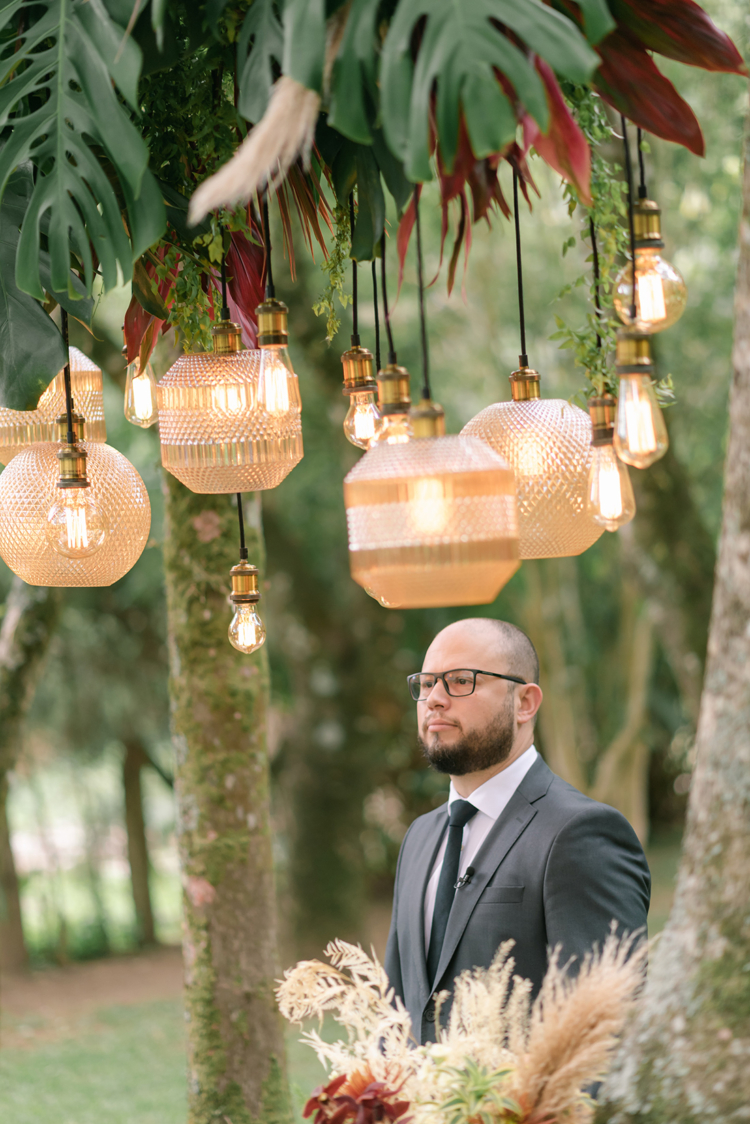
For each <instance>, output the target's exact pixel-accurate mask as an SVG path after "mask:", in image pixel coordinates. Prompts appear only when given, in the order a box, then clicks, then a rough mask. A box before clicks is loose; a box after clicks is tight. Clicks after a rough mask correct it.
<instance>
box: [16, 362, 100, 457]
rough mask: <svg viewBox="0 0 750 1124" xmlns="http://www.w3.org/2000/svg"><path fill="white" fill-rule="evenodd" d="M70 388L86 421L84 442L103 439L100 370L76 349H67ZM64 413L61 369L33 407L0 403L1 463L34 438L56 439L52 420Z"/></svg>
mask: <svg viewBox="0 0 750 1124" xmlns="http://www.w3.org/2000/svg"><path fill="white" fill-rule="evenodd" d="M70 388H71V392H72V395H73V401H74V402H75V408H76V412H77V413H79V414H81V416H82V417H83V418H85V420H86V425H85V428H84V433H85V437H86V440H87V441H106V440H107V426H106V423H105V421H104V392H103V385H102V372H101V369H100V368H99V367H97V366H96V364H95V363H93V362H92V361H91V359H89V357H88V356H87V355H84V354H83V352H82V351H79V350H78V348H77V347H71V348H70ZM64 413H65V382H64V378H63V373H62V371H60V372H59V374H57V375H56V376H55V378H54V379H53V380H52V382H51V383H50V384H49V386H48V387H47V389H46V390H45V392H44V394H43V395H42V397H41V398H40V399H39V404H38V405H37V408H36V410H23V411H22V410H8V409H5V408H4V407H2V406H0V464H8V463H9V461H10V460H11V459H12V458H13V457H14V456H15V455H16V453H20V451H21V449H26V448H28V446H29V445H33V444H34V443H35V442H37V441H55V440H56V439H57V426H56V425H55V419H56V418H57V417H58V416H59V415H60V414H64Z"/></svg>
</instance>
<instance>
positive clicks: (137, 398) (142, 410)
mask: <svg viewBox="0 0 750 1124" xmlns="http://www.w3.org/2000/svg"><path fill="white" fill-rule="evenodd" d="M132 385H133V413H134V414H135V416H136V417H137V418H140V419H141V421H144V420H145V419H146V418H150V417H151V415H152V414H153V412H154V396H153V388H152V386H151V379H150V378H149V377H148V375H144V374H140V375H136V376H135V378H134V379H133V384H132Z"/></svg>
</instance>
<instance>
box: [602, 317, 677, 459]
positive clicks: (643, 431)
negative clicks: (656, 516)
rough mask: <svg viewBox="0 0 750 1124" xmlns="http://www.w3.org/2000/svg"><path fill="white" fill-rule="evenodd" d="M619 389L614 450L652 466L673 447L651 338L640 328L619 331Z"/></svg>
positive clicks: (618, 453)
mask: <svg viewBox="0 0 750 1124" xmlns="http://www.w3.org/2000/svg"><path fill="white" fill-rule="evenodd" d="M615 370H616V373H617V376H618V385H619V392H618V398H617V415H616V418H615V430H614V449H615V452H616V453H617V455H618V457H619V458H620V460H622V461H625V464H631V465H633V467H634V468H648V467H649V465H651V464H653V463H654V461H658V460H659V458H660V457H663V456H664V454H665V453H666V451H667V449H668V447H669V438H668V436H667V427H666V425H665V424H664V415H663V414H662V412H661V408H660V406H659V403H658V402H657V401H656V393H655V391H654V381H653V373H654V368H653V362H652V360H651V348H650V344H649V337H648V335H647V334H646V333H645V332H639V331H638V330H637V329H636V328H620V330H619V331H618V333H617V366H616V368H615Z"/></svg>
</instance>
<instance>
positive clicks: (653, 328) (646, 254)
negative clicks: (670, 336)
mask: <svg viewBox="0 0 750 1124" xmlns="http://www.w3.org/2000/svg"><path fill="white" fill-rule="evenodd" d="M632 292H633V269H632V266H631V264H630V262H626V264H625V266H624V267H623V269H621V270H620V272H619V274H618V275H617V280H616V281H615V294H614V302H615V309H616V311H617V315H618V316H619V317H620V319H621V320H622V322H623V324H632V323H633V321H632V320H631V318H630V302H631V294H632ZM686 304H687V286H686V285H685V282H684V281H683V279H682V276H681V275H680V274H679V273H678V272H677V270H676V269H675V268H674V266H673V265H671V264H670V263H669V262H668V261H666V259H665V258H663V257H662V256H661V254H660V253H659V251H658V250H655V249H642V250H636V252H635V309H636V320H635V323H636V326H637V327H639V328H642V329H643V330H644V331H646V332H663V331H664V329H665V328H669V327H671V325H672V324H674V323H675V322H676V321H677V320H679V319H680V317H681V316H682V314H683V312H684V311H685V305H686Z"/></svg>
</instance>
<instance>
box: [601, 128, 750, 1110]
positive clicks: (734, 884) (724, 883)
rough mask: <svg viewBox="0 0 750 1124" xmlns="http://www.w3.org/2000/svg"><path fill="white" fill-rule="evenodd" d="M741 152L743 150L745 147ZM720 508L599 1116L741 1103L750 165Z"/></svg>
mask: <svg viewBox="0 0 750 1124" xmlns="http://www.w3.org/2000/svg"><path fill="white" fill-rule="evenodd" d="M746 156H747V149H746ZM735 315H736V324H735V348H734V382H733V386H732V394H731V400H730V413H729V416H730V433H729V447H728V450H727V460H726V475H725V491H724V511H723V521H722V530H721V540H720V544H719V558H718V566H717V571H716V583H715V586H714V599H713V607H712V614H711V627H710V632H709V641H708V657H707V663H706V676H705V684H704V688H703V695H702V698H701V706H700V716H699V721H698V736H697V764H696V769H695V773H694V776H693V784H692V789H691V794H690V805H689V810H688V822H687V830H686V836H685V843H684V849H683V858H682V864H681V867H680V872H679V877H678V884H677V892H676V896H675V902H674V907H673V909H672V914H671V917H670V919H669V923H668V925H667V928H666V930H665V931H664V934H663V935H662V938H661V941H660V943H659V944H658V946H657V948H656V950H655V952H654V955H653V959H652V964H651V968H650V972H649V984H648V988H647V991H646V994H645V996H644V999H643V1001H642V1006H641V1009H640V1013H639V1017H638V1019H637V1021H636V1022H635V1024H634V1026H633V1027H632V1029H631V1031H630V1033H629V1035H628V1036H627V1038H626V1040H625V1042H624V1043H623V1047H622V1050H621V1052H620V1053H619V1055H618V1060H617V1063H616V1066H615V1068H614V1070H613V1073H612V1075H611V1077H610V1080H609V1082H608V1085H607V1089H606V1098H607V1100H606V1103H605V1104H604V1106H603V1107H602V1109H601V1112H600V1115H601V1118H602V1119H608V1120H616V1121H644V1122H645V1121H648V1122H649V1124H662V1122H663V1124H667V1122H670V1124H671V1122H673V1121H679V1122H680V1124H698V1122H699V1121H700V1122H701V1124H702V1122H705V1121H708V1120H721V1121H740V1120H746V1119H747V1118H748V1104H749V1103H750V1077H749V1076H748V1074H749V1073H750V166H749V165H748V161H747V159H746V161H745V179H744V200H743V216H742V221H741V225H740V262H739V273H738V280H737V296H736V304H735Z"/></svg>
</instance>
